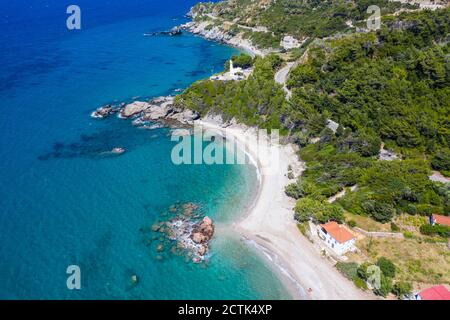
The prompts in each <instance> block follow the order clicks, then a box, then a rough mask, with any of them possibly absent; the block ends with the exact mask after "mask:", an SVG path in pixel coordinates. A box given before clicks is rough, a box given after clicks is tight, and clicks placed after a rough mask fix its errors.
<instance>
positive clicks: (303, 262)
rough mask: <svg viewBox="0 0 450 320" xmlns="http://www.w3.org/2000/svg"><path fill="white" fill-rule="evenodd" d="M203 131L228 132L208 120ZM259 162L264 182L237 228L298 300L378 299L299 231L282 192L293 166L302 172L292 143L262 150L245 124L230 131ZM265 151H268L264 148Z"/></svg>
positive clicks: (292, 202) (290, 202)
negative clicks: (347, 275)
mask: <svg viewBox="0 0 450 320" xmlns="http://www.w3.org/2000/svg"><path fill="white" fill-rule="evenodd" d="M196 125H201V126H202V127H203V128H205V129H213V130H218V131H222V132H224V130H225V128H224V127H223V126H222V125H221V124H220V123H219V122H217V121H213V120H211V119H204V120H198V121H196ZM226 133H227V135H232V136H234V138H235V139H236V141H237V142H238V143H239V144H241V146H240V147H241V148H244V147H245V149H246V150H247V152H248V153H249V154H250V156H251V157H253V158H254V159H255V160H256V162H257V163H258V167H259V171H260V175H261V180H260V187H259V191H258V194H257V195H256V198H255V199H254V202H253V205H252V206H251V207H250V208H249V211H248V212H247V213H245V214H243V215H242V216H243V217H242V219H241V220H240V221H237V222H236V223H235V228H236V230H237V231H238V232H239V233H240V234H241V235H242V236H243V237H244V238H245V239H248V240H249V241H250V242H251V243H254V244H255V245H256V247H258V248H259V249H260V250H261V251H262V252H263V253H264V254H265V255H266V257H267V258H268V259H269V260H271V262H272V263H273V265H274V266H275V267H276V268H275V269H278V270H277V273H279V274H280V275H281V278H282V280H283V282H284V283H286V285H287V288H288V290H289V291H290V292H291V293H292V295H293V298H294V299H315V300H325V299H331V300H359V299H374V298H375V296H373V295H371V294H368V293H365V292H363V291H361V290H359V289H357V288H356V287H355V286H354V284H353V283H352V282H351V281H349V280H348V279H346V278H345V277H344V276H343V275H341V274H340V273H339V272H338V271H337V270H336V269H335V268H334V267H333V265H332V264H331V262H330V261H328V260H326V259H325V258H323V257H322V256H321V255H320V253H319V252H318V250H317V249H316V248H315V247H314V246H313V245H312V244H311V243H310V242H309V241H308V240H307V239H306V238H305V237H304V236H303V235H302V234H301V233H300V232H299V230H298V228H297V226H296V222H295V220H294V218H293V207H294V206H295V200H294V199H291V198H289V197H288V196H286V194H285V193H284V187H285V186H286V185H287V184H288V183H289V179H288V177H287V168H288V166H289V165H290V166H291V167H292V168H293V172H294V173H295V174H296V175H300V174H301V172H302V171H303V168H304V164H303V163H302V162H301V161H300V160H299V158H298V156H297V154H296V152H295V149H294V147H293V146H292V145H280V144H278V145H272V146H268V147H264V146H263V147H262V148H269V149H270V150H265V151H266V152H261V150H260V149H257V148H261V145H260V144H259V146H258V147H257V146H256V144H254V143H251V144H248V143H247V141H248V136H249V135H256V131H255V130H254V129H247V128H245V127H244V126H242V125H233V126H227V127H226ZM263 151H264V150H263ZM274 151H276V152H277V153H278V159H279V160H278V161H271V159H273V158H271V156H270V155H271V154H273V153H274Z"/></svg>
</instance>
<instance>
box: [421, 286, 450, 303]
mask: <svg viewBox="0 0 450 320" xmlns="http://www.w3.org/2000/svg"><path fill="white" fill-rule="evenodd" d="M416 299H417V300H450V291H448V289H447V288H446V287H445V286H443V285H439V286H434V287H431V288H428V289H425V290H422V291H420V292H419V293H418V294H416Z"/></svg>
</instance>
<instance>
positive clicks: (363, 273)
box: [356, 263, 369, 280]
mask: <svg viewBox="0 0 450 320" xmlns="http://www.w3.org/2000/svg"><path fill="white" fill-rule="evenodd" d="M368 266H369V265H368V264H367V263H363V264H361V265H360V266H359V267H358V270H356V272H357V274H358V277H359V278H361V279H363V280H367V278H368V277H369V275H368V273H367V268H368Z"/></svg>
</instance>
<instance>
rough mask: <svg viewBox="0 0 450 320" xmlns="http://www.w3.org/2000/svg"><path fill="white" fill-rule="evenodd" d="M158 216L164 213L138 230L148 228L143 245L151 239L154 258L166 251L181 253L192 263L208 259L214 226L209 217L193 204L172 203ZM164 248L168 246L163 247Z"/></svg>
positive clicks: (160, 256)
mask: <svg viewBox="0 0 450 320" xmlns="http://www.w3.org/2000/svg"><path fill="white" fill-rule="evenodd" d="M161 217H164V218H163V219H164V220H163V219H162V220H163V221H158V222H155V223H154V224H153V225H152V226H151V227H150V228H141V231H142V232H144V233H146V232H149V234H150V237H149V238H148V239H145V240H144V243H146V245H147V246H148V245H152V243H153V248H154V251H155V253H156V258H157V259H158V260H162V259H163V257H164V255H167V254H174V255H183V256H185V257H186V259H187V261H192V262H194V263H201V262H206V261H207V260H208V257H209V255H208V253H209V249H210V241H211V239H212V238H213V236H214V231H215V226H214V223H213V221H212V220H211V218H209V217H208V216H203V215H202V214H201V212H200V208H199V206H198V205H197V204H195V203H192V202H189V203H184V204H176V205H172V206H171V207H170V208H169V210H168V211H167V212H164V213H162V214H161ZM168 248H170V250H166V249H168Z"/></svg>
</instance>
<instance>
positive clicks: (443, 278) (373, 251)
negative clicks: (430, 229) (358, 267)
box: [355, 237, 450, 287]
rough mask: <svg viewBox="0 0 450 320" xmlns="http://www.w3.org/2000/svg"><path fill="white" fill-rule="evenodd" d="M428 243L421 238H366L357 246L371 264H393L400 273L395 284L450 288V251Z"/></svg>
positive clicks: (442, 245)
mask: <svg viewBox="0 0 450 320" xmlns="http://www.w3.org/2000/svg"><path fill="white" fill-rule="evenodd" d="M426 240H427V239H423V238H419V237H417V238H407V239H403V240H401V239H393V238H384V239H375V238H372V239H370V238H365V239H363V240H359V241H358V243H357V246H358V248H359V249H360V250H361V255H364V256H365V257H366V259H369V261H375V260H376V259H378V258H379V257H386V258H388V259H390V260H392V261H393V262H394V264H395V265H396V266H397V269H398V271H397V276H396V280H402V281H409V282H411V283H413V284H414V286H415V287H419V286H420V285H421V284H423V283H428V284H440V283H447V284H450V250H449V249H448V248H447V244H446V243H444V242H429V241H426ZM428 240H430V239H428ZM355 258H357V257H355Z"/></svg>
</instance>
